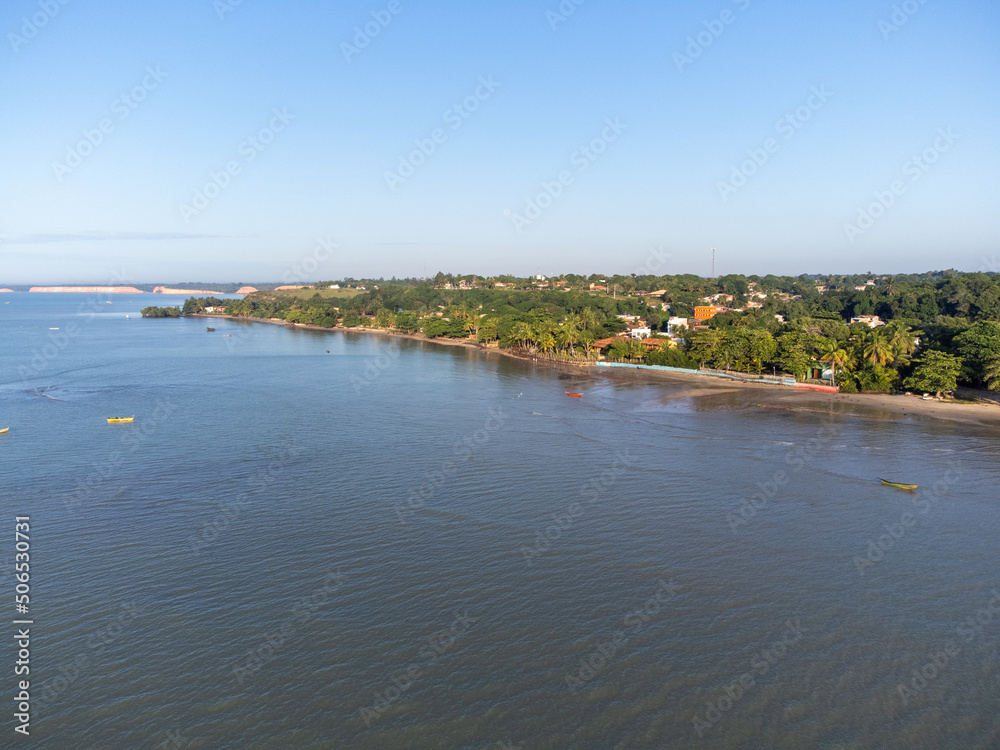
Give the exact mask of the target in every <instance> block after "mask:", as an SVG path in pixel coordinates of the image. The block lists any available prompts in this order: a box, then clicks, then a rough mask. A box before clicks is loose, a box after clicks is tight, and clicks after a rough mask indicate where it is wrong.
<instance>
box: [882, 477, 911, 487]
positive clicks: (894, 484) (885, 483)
mask: <svg viewBox="0 0 1000 750" xmlns="http://www.w3.org/2000/svg"><path fill="white" fill-rule="evenodd" d="M878 481H880V482H881V483H882V484H884V485H885V486H886V487H895V488H896V489H897V490H915V489H917V485H915V484H900V483H899V482H890V481H889V480H888V479H882V478H881V477H879V480H878Z"/></svg>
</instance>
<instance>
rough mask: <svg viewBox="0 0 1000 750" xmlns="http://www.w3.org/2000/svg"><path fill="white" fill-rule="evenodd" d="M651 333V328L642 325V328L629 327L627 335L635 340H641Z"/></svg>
mask: <svg viewBox="0 0 1000 750" xmlns="http://www.w3.org/2000/svg"><path fill="white" fill-rule="evenodd" d="M652 333H653V331H652V329H650V328H648V327H645V326H643V327H642V328H629V329H628V335H629V336H631V337H632V338H634V339H636V340H637V341H642V340H643V339H648V338H649V337H650V335H651V334H652Z"/></svg>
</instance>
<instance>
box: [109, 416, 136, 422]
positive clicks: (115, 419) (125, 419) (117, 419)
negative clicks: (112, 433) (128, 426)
mask: <svg viewBox="0 0 1000 750" xmlns="http://www.w3.org/2000/svg"><path fill="white" fill-rule="evenodd" d="M133 419H135V414H133V415H132V416H131V417H108V424H111V423H112V422H131V421H132V420H133Z"/></svg>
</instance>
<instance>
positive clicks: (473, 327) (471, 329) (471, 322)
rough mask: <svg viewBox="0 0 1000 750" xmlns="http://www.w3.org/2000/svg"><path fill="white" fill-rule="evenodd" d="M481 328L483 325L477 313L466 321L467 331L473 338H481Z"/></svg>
mask: <svg viewBox="0 0 1000 750" xmlns="http://www.w3.org/2000/svg"><path fill="white" fill-rule="evenodd" d="M481 327H482V325H481V323H480V321H479V316H478V315H476V314H475V313H472V314H470V315H469V317H468V318H466V320H465V330H466V331H467V332H468V333H469V335H470V336H472V337H473V338H478V337H479V329H480V328H481Z"/></svg>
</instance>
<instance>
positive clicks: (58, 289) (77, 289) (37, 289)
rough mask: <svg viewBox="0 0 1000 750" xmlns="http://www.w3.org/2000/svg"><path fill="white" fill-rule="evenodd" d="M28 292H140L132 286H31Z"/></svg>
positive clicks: (140, 292)
mask: <svg viewBox="0 0 1000 750" xmlns="http://www.w3.org/2000/svg"><path fill="white" fill-rule="evenodd" d="M28 291H29V292H84V293H86V294H142V290H141V289H136V288H135V287H134V286H33V287H31V289H29V290H28Z"/></svg>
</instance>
